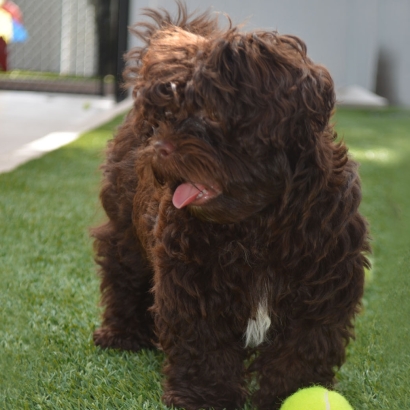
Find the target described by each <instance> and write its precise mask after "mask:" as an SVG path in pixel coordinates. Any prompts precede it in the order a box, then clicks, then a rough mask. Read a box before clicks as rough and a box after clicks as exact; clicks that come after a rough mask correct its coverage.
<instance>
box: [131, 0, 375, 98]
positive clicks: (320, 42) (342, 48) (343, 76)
mask: <svg viewBox="0 0 410 410" xmlns="http://www.w3.org/2000/svg"><path fill="white" fill-rule="evenodd" d="M187 4H188V7H189V9H190V10H195V9H199V10H205V9H206V8H208V7H210V6H212V9H213V10H215V11H223V12H226V13H228V14H229V15H230V16H231V18H232V20H233V21H234V22H235V23H241V22H244V21H246V22H247V24H246V26H245V29H246V30H253V29H256V28H263V29H268V30H278V31H279V32H280V33H282V34H294V35H297V36H299V37H301V38H302V39H303V40H304V41H305V42H306V44H307V47H308V53H309V55H310V57H311V58H312V59H313V60H314V61H316V62H318V63H322V64H324V65H326V66H327V68H328V69H329V70H330V72H331V74H332V76H333V79H334V81H335V83H336V85H337V86H344V85H352V84H356V85H361V86H363V87H365V88H367V89H370V90H373V89H374V88H375V83H376V66H377V23H378V7H377V0H360V1H358V0H286V1H285V0H252V1H249V0H246V1H243V0H219V1H218V2H216V1H212V0H190V1H188V2H187ZM158 6H159V7H165V8H166V9H168V10H175V9H176V6H175V2H174V1H173V0H134V1H133V3H132V11H131V16H132V17H131V20H132V21H133V22H135V21H138V20H139V19H140V17H139V14H138V13H139V12H140V9H141V8H142V7H158ZM132 44H135V42H133V43H132Z"/></svg>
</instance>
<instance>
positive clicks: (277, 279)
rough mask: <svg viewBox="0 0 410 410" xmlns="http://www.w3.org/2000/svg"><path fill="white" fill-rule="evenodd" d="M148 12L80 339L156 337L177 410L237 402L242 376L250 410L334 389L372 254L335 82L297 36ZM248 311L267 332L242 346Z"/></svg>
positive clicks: (124, 344) (133, 344)
mask: <svg viewBox="0 0 410 410" xmlns="http://www.w3.org/2000/svg"><path fill="white" fill-rule="evenodd" d="M146 14H147V15H148V16H149V17H150V18H151V19H152V22H145V23H141V24H139V25H138V26H136V28H134V32H135V34H136V35H137V36H139V37H140V39H141V40H143V42H144V45H143V46H142V47H141V48H137V49H135V50H132V51H131V52H130V53H129V55H128V59H129V62H130V63H131V65H130V66H129V68H128V71H127V73H126V74H127V79H128V81H129V83H130V84H132V86H133V90H134V92H133V95H134V99H135V103H134V107H133V109H132V111H131V112H130V113H129V115H128V116H127V118H126V120H125V122H124V124H123V125H122V126H121V127H120V129H119V131H118V133H117V135H116V137H115V138H114V139H113V140H112V141H111V142H110V143H109V145H108V150H107V160H106V162H105V165H104V166H103V169H104V183H103V187H102V191H101V201H102V204H103V207H104V209H105V211H106V213H107V215H108V218H109V221H108V222H107V223H106V224H104V225H103V226H101V227H99V228H97V229H95V231H94V236H95V238H96V241H95V244H96V252H97V261H98V263H99V264H100V266H101V271H100V272H101V277H102V283H101V290H102V303H103V305H104V306H105V312H104V315H103V323H102V326H101V328H100V329H99V330H97V331H96V332H95V334H94V340H95V343H96V344H97V345H100V346H102V347H113V348H122V349H129V350H135V351H136V350H138V349H141V348H147V347H148V348H149V347H154V346H156V345H159V346H160V347H161V348H162V349H163V350H164V352H165V354H166V364H165V367H164V373H165V376H166V381H165V384H164V396H163V399H164V401H165V403H166V404H167V405H172V404H173V405H175V406H180V407H184V408H186V409H188V410H190V409H199V408H209V407H213V408H215V409H223V408H226V409H234V408H239V407H241V406H242V405H243V403H244V402H245V400H246V398H247V396H248V390H247V384H246V381H247V377H248V375H249V374H251V373H252V372H255V374H256V377H257V381H258V386H259V387H258V389H257V391H256V392H255V394H254V395H253V398H252V399H253V402H254V404H255V405H256V406H257V407H258V408H259V409H275V408H277V407H278V406H279V405H280V403H281V400H283V398H285V397H286V396H288V395H290V394H292V393H293V392H295V391H296V390H297V389H298V388H300V387H304V386H310V385H313V384H321V385H324V386H327V387H331V386H332V385H333V383H334V375H335V369H336V368H338V367H340V366H341V365H342V363H343V362H344V360H345V348H346V345H347V344H348V342H349V340H350V339H351V338H352V337H353V320H354V317H355V315H356V314H357V312H358V309H359V306H360V298H361V296H362V292H363V279H364V273H363V271H364V267H365V266H368V260H367V259H366V256H365V254H366V253H367V252H368V251H369V242H368V231H367V225H366V222H365V220H364V218H363V217H362V216H361V215H360V214H359V212H358V207H359V203H360V200H361V192H360V182H359V177H358V174H357V165H356V164H355V163H354V162H353V161H352V160H351V159H350V158H349V157H348V155H347V148H346V146H345V145H344V143H343V142H336V141H335V139H336V134H335V132H334V130H333V128H332V126H331V125H330V124H329V119H330V116H331V114H332V110H333V108H334V103H335V97H334V89H333V82H332V79H331V77H330V75H329V73H328V71H327V70H326V69H325V68H324V67H322V66H320V65H317V64H315V63H313V62H312V61H311V60H310V59H309V58H308V57H307V55H306V46H305V44H304V43H303V42H302V41H301V40H300V39H298V38H297V37H294V36H289V35H279V34H278V33H276V32H266V31H255V32H252V33H242V32H240V31H239V30H238V29H237V28H236V27H233V26H232V25H230V26H229V27H228V28H227V29H221V28H219V27H218V24H217V21H216V19H215V18H214V17H213V16H211V15H210V14H207V13H205V14H203V15H200V16H198V17H193V16H189V15H188V14H187V12H186V9H185V7H184V6H183V5H181V4H180V5H179V15H178V17H177V18H176V19H175V20H172V19H171V17H170V16H169V15H168V14H167V13H166V12H165V11H162V12H157V11H153V10H148V11H147V12H146ZM194 186H197V188H198V190H197V191H195V187H194ZM204 189H205V190H206V192H205V191H204V193H203V195H204V196H203V197H202V198H199V197H198V198H196V195H197V194H199V193H200V191H203V190H204ZM192 192H193V193H194V194H192ZM261 307H262V308H265V311H263V309H262V311H261V310H260V309H261ZM259 313H261V317H262V316H263V317H264V318H265V319H266V318H267V317H269V319H268V320H270V324H269V322H268V323H267V325H266V322H265V325H266V326H267V327H269V328H268V331H267V333H266V335H265V336H266V337H265V338H264V340H263V341H262V343H260V344H259V345H258V346H256V347H254V346H248V347H245V339H244V335H245V333H246V331H247V328H248V324H249V323H253V324H255V323H258V322H257V320H256V319H258V317H259ZM264 314H265V315H264ZM266 314H267V315H266ZM250 319H254V321H250ZM262 336H263V332H262ZM259 342H260V340H259ZM251 358H253V359H254V360H253V362H252V364H251V365H250V366H249V367H248V368H246V367H245V365H244V362H249V360H246V359H251Z"/></svg>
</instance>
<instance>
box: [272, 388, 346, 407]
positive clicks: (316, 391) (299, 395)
mask: <svg viewBox="0 0 410 410" xmlns="http://www.w3.org/2000/svg"><path fill="white" fill-rule="evenodd" d="M280 410H353V407H352V406H351V405H350V404H349V403H348V401H347V400H346V399H345V398H344V397H343V396H342V395H340V394H339V393H336V392H335V391H330V390H327V389H325V388H324V387H320V386H315V387H308V388H306V389H301V390H299V391H297V392H296V393H295V394H293V395H292V396H289V397H288V398H287V399H286V400H285V401H284V402H283V404H282V407H281V408H280Z"/></svg>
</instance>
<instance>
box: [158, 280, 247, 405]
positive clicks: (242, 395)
mask: <svg viewBox="0 0 410 410" xmlns="http://www.w3.org/2000/svg"><path fill="white" fill-rule="evenodd" d="M171 276H172V275H171V274H170V275H167V278H166V279H170V277H171ZM165 281H166V280H165ZM165 281H163V282H161V283H160V284H159V285H158V283H157V286H156V287H155V305H154V313H155V323H156V329H157V332H158V338H159V342H160V344H161V346H162V348H163V349H164V351H165V354H166V356H167V357H166V363H165V367H164V374H165V376H166V381H165V383H164V394H163V400H164V402H165V404H166V405H168V406H171V405H174V406H176V407H182V408H185V409H186V410H197V409H209V408H213V409H215V410H222V409H227V410H230V409H239V408H241V407H242V406H243V404H244V402H245V400H246V396H247V389H246V384H245V369H244V358H245V356H246V352H245V350H244V349H243V346H242V344H241V342H238V335H236V334H235V331H233V330H232V327H230V326H229V324H227V322H226V321H225V319H224V318H223V317H221V315H218V314H213V313H210V314H207V315H205V312H204V311H202V313H201V307H200V301H199V300H198V299H197V298H196V297H193V296H191V295H188V294H187V293H185V292H184V291H182V290H181V288H179V289H178V288H177V287H175V285H173V283H172V279H171V280H168V281H166V282H167V283H164V282H165ZM171 292H172V293H173V295H172V296H171ZM202 296H203V297H207V296H209V295H207V296H206V295H202ZM216 312H218V310H216Z"/></svg>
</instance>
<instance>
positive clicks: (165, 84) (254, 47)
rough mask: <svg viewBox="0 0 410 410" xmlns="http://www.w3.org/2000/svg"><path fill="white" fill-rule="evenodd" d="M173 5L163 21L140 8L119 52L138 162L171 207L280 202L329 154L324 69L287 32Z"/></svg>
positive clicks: (215, 212) (230, 215) (200, 209)
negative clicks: (245, 29)
mask: <svg viewBox="0 0 410 410" xmlns="http://www.w3.org/2000/svg"><path fill="white" fill-rule="evenodd" d="M179 11H180V13H179V17H178V18H177V19H176V21H172V19H171V18H170V16H169V15H168V14H167V13H165V12H164V13H162V14H161V13H159V12H155V11H152V10H149V11H148V12H147V14H148V15H149V16H150V17H151V18H153V20H154V23H152V24H151V23H143V24H140V25H139V26H137V27H136V29H135V30H134V31H135V33H136V34H137V35H138V36H139V37H140V38H141V39H142V40H143V41H144V42H145V45H144V46H143V47H141V48H138V49H135V50H132V51H131V52H130V53H129V55H128V59H129V61H130V62H131V63H134V64H131V65H130V67H129V68H128V72H127V77H128V81H129V82H131V83H132V85H133V87H134V98H135V110H134V111H135V116H134V117H135V119H134V121H135V123H134V126H135V130H136V135H137V136H136V138H140V140H141V142H140V143H141V150H140V154H139V161H141V162H143V165H144V166H145V167H150V169H151V170H152V175H153V177H154V178H155V181H156V182H157V183H158V184H160V185H161V186H163V187H164V189H169V190H171V191H172V198H173V199H172V202H173V205H174V206H175V207H176V208H186V209H188V210H189V211H190V212H191V213H192V214H194V215H195V216H197V217H199V218H201V219H204V220H208V221H213V222H217V223H231V222H238V221H241V220H243V219H245V218H248V217H249V216H251V215H254V214H259V213H261V212H264V210H266V209H269V210H274V209H279V208H281V207H283V204H284V201H285V198H286V197H287V196H288V194H289V190H291V189H292V186H295V181H299V182H300V181H303V178H305V179H306V175H305V174H306V173H309V172H310V170H311V169H312V168H313V169H314V171H313V173H315V172H316V173H318V172H319V173H320V172H321V171H320V170H322V171H323V170H324V169H325V168H326V167H327V164H326V162H327V161H329V160H330V159H329V158H328V157H329V152H326V150H327V148H326V147H327V146H328V145H329V144H330V143H331V141H332V140H333V138H334V137H333V132H332V131H331V127H330V126H329V118H330V116H331V112H332V109H333V106H334V91H333V82H332V80H331V77H330V75H329V73H328V71H327V70H326V69H325V68H324V67H322V66H319V65H316V64H314V63H313V62H312V61H311V60H310V59H309V58H308V57H307V55H306V46H305V44H304V43H303V42H302V41H301V40H300V39H298V38H296V37H294V36H286V35H279V34H278V33H276V32H267V31H257V32H252V33H241V32H240V31H239V30H238V29H237V28H236V27H233V26H232V25H230V26H229V27H228V28H227V29H225V30H223V29H220V28H218V24H217V20H216V18H215V17H212V16H210V15H209V14H203V15H200V16H199V17H196V18H192V17H190V16H188V15H187V13H186V10H185V9H184V7H183V6H180V10H179ZM328 151H329V150H328ZM330 156H331V154H330ZM309 178H310V177H309ZM305 182H306V183H307V181H305ZM311 188H312V189H313V187H311Z"/></svg>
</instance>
